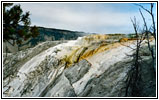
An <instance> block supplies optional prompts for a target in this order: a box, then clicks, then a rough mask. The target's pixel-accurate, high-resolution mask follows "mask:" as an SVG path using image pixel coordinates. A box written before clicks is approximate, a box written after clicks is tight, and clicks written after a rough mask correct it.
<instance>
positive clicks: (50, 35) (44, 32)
mask: <svg viewBox="0 0 159 100" xmlns="http://www.w3.org/2000/svg"><path fill="white" fill-rule="evenodd" d="M20 27H22V26H20ZM38 29H39V33H40V34H39V36H37V37H36V38H30V39H29V40H27V41H23V43H22V45H20V49H26V48H30V47H34V46H36V45H37V44H38V43H41V42H45V41H58V40H62V41H63V40H76V39H77V38H78V37H82V36H85V35H87V34H88V33H84V32H78V31H70V30H62V29H55V28H45V27H38ZM6 45H7V47H8V49H9V52H17V46H16V45H15V46H12V45H10V44H9V43H5V42H3V52H5V48H6Z"/></svg>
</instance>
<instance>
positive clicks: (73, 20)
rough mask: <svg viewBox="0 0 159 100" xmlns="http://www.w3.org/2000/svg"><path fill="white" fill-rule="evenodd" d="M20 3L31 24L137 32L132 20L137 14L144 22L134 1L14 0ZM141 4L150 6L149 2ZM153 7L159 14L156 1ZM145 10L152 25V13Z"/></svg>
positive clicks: (95, 30) (72, 29)
mask: <svg viewBox="0 0 159 100" xmlns="http://www.w3.org/2000/svg"><path fill="white" fill-rule="evenodd" d="M17 4H20V5H21V8H22V10H23V12H26V11H29V12H30V13H31V15H30V19H31V26H34V25H36V26H39V27H46V28H55V29H62V30H70V31H79V32H85V33H97V34H114V33H124V34H128V33H134V29H133V26H132V23H131V20H130V18H133V17H134V16H135V17H136V19H137V22H138V23H139V26H141V27H142V25H143V22H142V18H141V15H140V13H139V7H138V6H136V5H135V3H14V5H17ZM142 5H143V6H144V7H146V8H147V9H149V8H148V7H149V5H148V4H147V3H144V4H142ZM154 10H155V11H154V15H155V18H156V5H155V6H154ZM142 11H143V14H144V16H145V18H146V21H147V22H148V24H149V25H150V24H151V23H150V22H151V17H150V16H149V15H148V13H146V12H145V11H144V10H142ZM141 27H140V28H141Z"/></svg>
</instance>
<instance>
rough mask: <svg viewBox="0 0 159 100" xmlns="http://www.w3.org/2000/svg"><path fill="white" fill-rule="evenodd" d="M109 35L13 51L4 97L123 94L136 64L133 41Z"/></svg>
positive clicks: (5, 68)
mask: <svg viewBox="0 0 159 100" xmlns="http://www.w3.org/2000/svg"><path fill="white" fill-rule="evenodd" d="M107 38H108V37H107V36H103V35H101V36H100V35H99V36H96V35H95V36H90V37H79V38H78V39H77V40H70V41H68V42H66V43H60V42H56V43H53V42H45V43H43V44H39V45H38V46H36V47H34V48H30V49H27V50H24V51H20V52H17V53H16V54H9V55H8V57H7V59H6V61H4V65H3V96H4V97H121V96H125V88H124V87H125V79H126V77H127V73H128V71H129V69H130V66H131V64H132V62H131V60H132V58H131V57H128V56H127V54H129V55H131V54H133V53H134V51H133V50H132V49H131V48H129V47H126V46H125V45H128V46H130V47H132V48H135V44H134V42H133V41H130V42H129V41H128V42H126V43H123V44H124V45H123V44H122V45H121V44H120V43H108V42H107V41H105V39H107Z"/></svg>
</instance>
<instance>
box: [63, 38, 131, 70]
mask: <svg viewBox="0 0 159 100" xmlns="http://www.w3.org/2000/svg"><path fill="white" fill-rule="evenodd" d="M107 37H108V36H107V35H90V36H86V37H84V39H85V40H86V41H89V45H81V46H79V47H75V48H74V47H72V48H73V50H72V51H71V52H70V53H69V54H67V55H65V57H64V59H63V60H64V62H66V67H69V66H71V65H72V64H74V63H77V62H79V61H80V60H83V59H86V60H87V59H88V58H89V57H91V56H93V55H94V54H97V53H101V52H103V51H106V50H109V49H113V48H116V47H119V46H121V43H111V44H110V43H109V44H108V43H106V42H100V43H99V42H95V41H103V40H106V38H107ZM93 42H94V44H93V45H92V44H91V43H93ZM128 42H129V41H128ZM128 42H125V43H124V44H128Z"/></svg>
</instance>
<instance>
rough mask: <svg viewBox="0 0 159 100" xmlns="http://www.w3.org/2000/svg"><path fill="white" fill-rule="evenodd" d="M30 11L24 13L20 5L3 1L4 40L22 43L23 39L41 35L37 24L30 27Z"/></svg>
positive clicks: (11, 42) (12, 43) (13, 43)
mask: <svg viewBox="0 0 159 100" xmlns="http://www.w3.org/2000/svg"><path fill="white" fill-rule="evenodd" d="M29 16H30V12H26V13H23V10H22V9H21V7H20V5H13V3H3V40H4V42H8V43H10V44H11V45H12V46H14V45H15V44H17V45H18V48H19V45H21V44H22V41H24V40H27V39H29V38H30V37H33V38H35V37H36V36H38V35H39V32H38V28H37V27H36V26H33V27H30V24H31V20H30V18H29Z"/></svg>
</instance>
